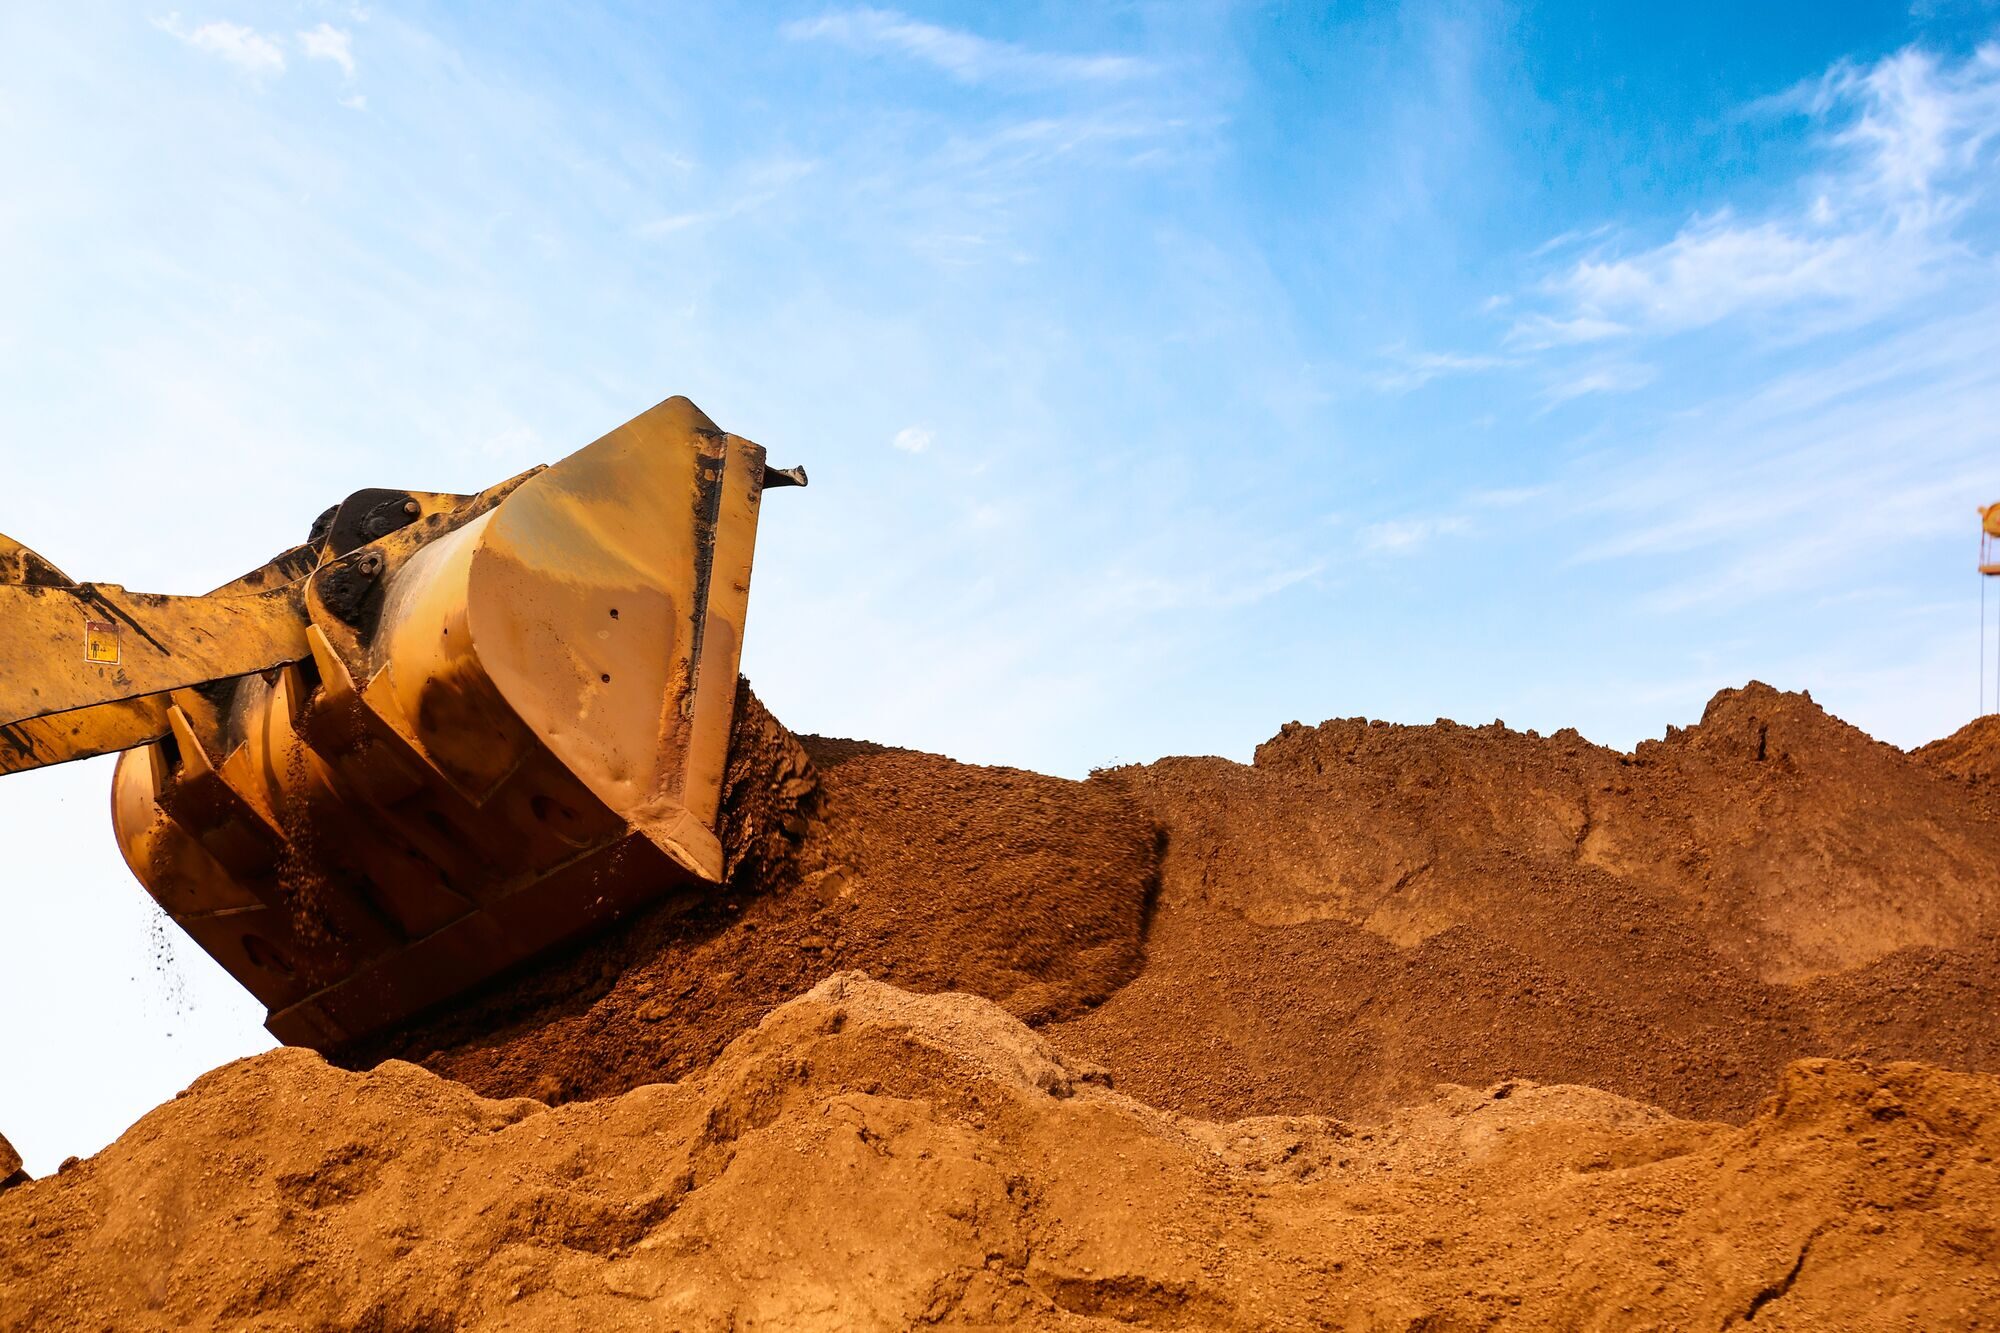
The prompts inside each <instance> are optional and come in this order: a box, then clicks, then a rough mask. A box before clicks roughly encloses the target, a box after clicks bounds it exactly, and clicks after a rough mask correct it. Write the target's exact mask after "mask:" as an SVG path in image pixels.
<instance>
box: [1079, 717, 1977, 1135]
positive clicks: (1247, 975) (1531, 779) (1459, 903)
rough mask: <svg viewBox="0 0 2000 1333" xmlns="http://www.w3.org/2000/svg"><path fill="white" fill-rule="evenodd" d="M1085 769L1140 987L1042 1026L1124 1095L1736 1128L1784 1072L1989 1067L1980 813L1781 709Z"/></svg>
mask: <svg viewBox="0 0 2000 1333" xmlns="http://www.w3.org/2000/svg"><path fill="white" fill-rule="evenodd" d="M1108 776H1109V777H1110V779H1111V780H1112V781H1114V782H1115V783H1117V784H1118V785H1121V786H1123V787H1124V788H1125V789H1126V790H1128V791H1130V792H1131V793H1132V795H1133V797H1134V799H1135V800H1136V801H1138V802H1139V803H1140V804H1141V805H1142V806H1144V807H1145V808H1146V809H1147V810H1149V811H1151V812H1152V813H1153V814H1154V816H1155V817H1156V818H1158V819H1159V820H1160V821H1161V823H1162V824H1163V826H1164V828H1165V830H1166V836H1167V852H1166V857H1165V861H1164V865H1163V873H1162V889H1161V893H1160V899H1159V903H1158V906H1157V909H1156V911H1155V914H1154V917H1153V924H1152V930H1151V932H1150V934H1149V936H1148V939H1147V946H1146V947H1147V962H1146V967H1145V969H1144V971H1143V972H1142V973H1141V975H1140V976H1139V977H1138V978H1137V979H1136V980H1135V981H1134V982H1132V983H1131V984H1130V985H1128V986H1126V987H1125V988H1123V989H1122V990H1121V991H1120V992H1119V993H1118V994H1117V995H1116V996H1114V997H1113V998H1112V999H1111V1000H1110V1001H1109V1002H1108V1003H1106V1004H1105V1005H1103V1006H1101V1007H1099V1008H1097V1009H1095V1010H1094V1011H1092V1012H1091V1013H1089V1014H1086V1015H1084V1016H1082V1017H1081V1018H1079V1019H1077V1020H1075V1021H1073V1022H1069V1023H1065V1024H1062V1025H1060V1026H1058V1027H1056V1028H1054V1029H1052V1030H1051V1036H1052V1037H1053V1038H1054V1039H1055V1040H1056V1041H1057V1042H1058V1043H1059V1044H1060V1045H1062V1046H1063V1047H1064V1048H1065V1049H1067V1050H1071V1051H1074V1052H1076V1053H1078V1054H1080V1055H1083V1056H1085V1057H1087V1058H1091V1059H1096V1060H1099V1061H1102V1062H1103V1063H1105V1064H1107V1065H1108V1066H1110V1067H1111V1068H1112V1069H1113V1070H1114V1071H1115V1072H1116V1073H1117V1075H1118V1077H1119V1087H1120V1088H1121V1089H1123V1090H1125V1091H1129V1092H1131V1093H1132V1094H1133V1095H1134V1096H1137V1097H1139V1098H1140V1099H1141V1100H1145V1101H1150V1102H1153V1103H1155V1104H1157V1105H1161V1106H1168V1107H1172V1108H1174V1109H1177V1110H1181V1111H1185V1112H1188V1113H1191V1114H1201V1115H1208V1116H1224V1117H1234V1116H1241V1115H1251V1114H1260V1113H1300V1112H1314V1111H1323V1112H1331V1113H1334V1114H1341V1115H1366V1114H1372V1113H1375V1112H1379V1111H1381V1110H1384V1109H1387V1108H1390V1107H1394V1106H1397V1105H1401V1104H1404V1103H1406V1102H1409V1101H1412V1100H1414V1099H1416V1098H1418V1097H1421V1096H1423V1095H1424V1093H1425V1092H1426V1090H1427V1089H1428V1088H1429V1087H1430V1085H1431V1084H1432V1083H1433V1082H1437V1081H1440V1080H1445V1081H1450V1082H1456V1083H1470V1084H1475V1085H1477V1084H1483V1083H1488V1082H1492V1081H1495V1080H1498V1079H1503V1078H1532V1079H1536V1080H1539V1081H1543V1082H1562V1083H1585V1084H1589V1085H1591V1086H1594V1087H1599V1088H1603V1089H1606V1090H1607V1091H1611V1092H1616V1093H1619V1094H1621V1095H1623V1096H1628V1097H1633V1098H1637V1099H1639V1100H1642V1101H1647V1102H1650V1103H1653V1104H1655V1105H1658V1106H1662V1107H1665V1108H1667V1109H1668V1110H1671V1111H1674V1112H1675V1113H1677V1114H1682V1115H1697V1116H1703V1117H1715V1118H1721V1119H1741V1118H1743V1117H1744V1116H1747V1115H1749V1114H1750V1113H1751V1111H1752V1110H1753V1109H1754V1108H1755V1107H1756V1105H1757V1103H1758V1100H1759V1099H1760V1098H1761V1097H1762V1096H1763V1095H1764V1092H1765V1090H1766V1089H1767V1088H1768V1087H1769V1086H1770V1084H1771V1082H1772V1081H1773V1080H1774V1079H1775V1078H1776V1076H1777V1074H1778V1071H1779V1070H1780V1069H1782V1068H1783V1067H1784V1065H1785V1064H1786V1063H1787V1062H1789V1061H1791V1060H1794V1059H1799V1058H1802V1057H1806V1056H1858V1057H1865V1058H1870V1059H1920V1060H1927V1061H1931V1062H1935V1063H1938V1064H1942V1065H1946V1066H1948V1067H1951V1068H1957V1069H1982V1070H2000V1023H1996V1022H1995V1021H1994V1014H1995V1012H1996V1005H2000V818H1996V817H1995V814H1996V812H1995V811H1994V810H1993V808H1992V807H1991V806H1989V805H1987V804H1985V803H1983V802H1981V801H1980V800H1977V799H1975V798H1974V796H1973V794H1972V793H1969V792H1968V790H1967V789H1966V787H1965V785H1964V784H1963V783H1961V782H1959V781H1955V780H1953V779H1952V778H1950V777H1948V776H1945V775H1943V774H1940V773H1939V772H1937V771H1936V770H1935V769H1934V768H1933V767H1931V766H1930V765H1928V764H1926V763H1923V762H1920V761H1919V760H1917V759H1915V758H1913V757H1911V756H1910V755H1907V754H1905V753H1903V752H1902V751H1900V750H1897V749H1896V748H1895V747H1893V746H1889V745H1884V744H1881V743H1880V742H1877V741H1874V740H1871V739H1870V738H1869V737H1867V736H1866V735H1864V734H1863V733H1861V732H1860V731H1857V730H1856V729H1854V728H1853V727H1850V726H1848V725H1847V724H1846V723H1843V722H1841V721H1839V720H1838V719H1836V718H1833V717H1831V716H1829V715H1828V714H1827V713H1825V712H1824V711H1823V710H1821V709H1820V708H1819V707H1818V706H1817V705H1815V704H1814V703H1813V702H1812V701H1811V699H1810V698H1809V697H1808V696H1806V695H1803V694H1787V693H1780V692H1778V691H1776V690H1773V689H1771V688H1769V687H1768V686H1764V685H1761V684H1756V683H1753V684H1751V685H1749V686H1747V687H1745V688H1744V689H1741V690H1725V691H1723V692H1722V693H1720V694H1718V695H1717V696H1716V697H1715V698H1714V700H1712V701H1711V702H1710V704H1709V705H1708V708H1707V710H1706V712H1705V713H1704V714H1703V717H1702V720H1701V722H1700V724H1699V725H1697V726H1694V727H1690V728H1687V729H1685V730H1679V729H1676V730H1673V731H1671V732H1670V733H1669V735H1668V737H1667V739H1665V740H1663V741H1651V742H1646V743H1643V744H1641V745H1640V746H1639V747H1638V749H1637V751H1636V752H1635V753H1633V754H1631V755H1624V754H1620V753H1618V752H1616V751H1613V750H1608V749H1604V748H1602V747H1599V746H1595V745H1592V744H1590V743H1589V742H1587V741H1585V740H1584V739H1583V738H1582V737H1580V736H1578V735H1577V734H1576V733H1574V732H1568V731H1565V732H1558V733H1556V734H1555V735H1553V736H1547V737H1542V736H1536V735H1534V734H1532V733H1525V734H1524V733H1521V732H1515V731H1510V730H1507V729H1506V728H1504V727H1501V726H1499V725H1498V724H1495V725H1493V726H1489V727H1462V726H1458V725H1455V724H1453V723H1449V722H1440V723H1438V724H1436V725H1435V726H1429V727H1399V726H1388V725H1385V724H1381V723H1368V722H1364V721H1361V720H1359V719H1356V720H1351V721H1338V722H1328V723H1325V724H1323V725H1321V726H1319V727H1316V728H1308V727H1300V726H1297V725H1294V726H1291V727H1287V728H1286V729H1285V730H1284V731H1283V732H1281V733H1280V734H1279V735H1278V736H1277V737H1275V738H1274V739H1272V740H1270V741H1268V742H1266V743H1265V744H1264V745H1263V746H1261V747H1259V749H1258V751H1257V755H1256V762H1255V763H1254V764H1252V765H1248V766H1245V765H1240V764H1233V763H1229V762H1227V761H1224V760H1219V759H1167V760H1162V761H1160V762H1159V763H1157V764H1152V765H1148V766H1146V767H1143V768H1133V769H1124V770H1119V771H1118V772H1116V773H1114V774H1111V775H1108Z"/></svg>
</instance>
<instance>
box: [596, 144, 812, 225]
mask: <svg viewBox="0 0 2000 1333" xmlns="http://www.w3.org/2000/svg"><path fill="white" fill-rule="evenodd" d="M817 165H818V164H817V163H815V162H812V161H810V160H806V159H802V158H790V157H785V158H774V159H772V160H770V161H765V162H751V163H748V164H746V165H744V166H741V167H738V168H735V169H733V170H732V171H730V172H729V173H728V176H729V179H728V180H727V181H725V182H723V183H721V184H720V185H716V184H714V183H708V182H702V181H699V180H690V181H689V182H688V187H689V189H690V191H691V192H693V191H694V190H696V189H697V188H699V189H700V190H701V192H702V198H703V199H704V200H705V201H706V203H705V206H704V207H701V208H690V209H684V210H682V211H680V212H673V213H663V214H660V215H659V216H657V217H654V218H651V219H649V220H648V221H645V222H642V223H640V224H639V225H638V226H637V228H635V231H636V234H638V235H639V236H642V237H647V238H650V239H658V238H660V237H664V236H671V235H673V234H674V233H676V232H683V231H688V230H690V229H693V228H699V227H707V226H711V225H713V224H715V223H718V222H728V221H730V220H731V219H733V218H739V217H744V216H747V215H750V214H754V213H756V212H758V211H759V210H761V209H763V208H765V207H766V206H767V205H769V204H771V203H773V202H775V201H776V200H777V199H779V198H780V197H781V196H782V195H784V194H785V192H786V191H787V190H789V189H790V188H791V187H792V186H793V185H794V184H795V183H796V182H798V181H799V180H800V179H801V178H803V177H805V176H808V175H810V174H812V172H813V171H814V169H815V168H816V167H817Z"/></svg>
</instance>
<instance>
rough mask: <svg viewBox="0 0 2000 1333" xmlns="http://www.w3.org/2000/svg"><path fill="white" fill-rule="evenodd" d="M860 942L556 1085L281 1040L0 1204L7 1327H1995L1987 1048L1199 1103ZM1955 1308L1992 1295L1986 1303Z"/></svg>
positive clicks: (1999, 1128)
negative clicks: (751, 1024)
mask: <svg viewBox="0 0 2000 1333" xmlns="http://www.w3.org/2000/svg"><path fill="white" fill-rule="evenodd" d="M1095 1077H1096V1076H1095V1075H1094V1074H1093V1072H1092V1071H1091V1070H1089V1069H1087V1068H1084V1067H1080V1066H1078V1065H1077V1064H1076V1063H1075V1062H1074V1061H1072V1060H1070V1059H1069V1058H1067V1057H1065V1056H1064V1055H1063V1054H1062V1053H1061V1052H1060V1051H1059V1050H1058V1049H1057V1048H1056V1047H1054V1046H1052V1045H1051V1044H1049V1043H1048V1042H1047V1041H1045V1040H1044V1039H1042V1038H1040V1037H1038V1036H1036V1035H1035V1034H1034V1033H1032V1032H1030V1031H1029V1030H1028V1029H1026V1028H1025V1027H1023V1026H1022V1025H1021V1024H1020V1023H1019V1022H1017V1021H1016V1020H1015V1019H1013V1018H1012V1017H1010V1016H1009V1015H1008V1014H1006V1013H1004V1012H1003V1011H1001V1010H999V1009H998V1008H996V1007H994V1006H992V1005H990V1004H987V1003H985V1002H983V1001H979V1000H976V999H972V998H970V997H967V996H931V997H919V996H913V995H910V994H907V993H904V992H901V991H897V990H894V989H891V988H889V987H886V986H883V985H880V984H877V983H873V982H870V981H867V980H866V979H864V978H860V977H858V976H853V975H845V976H839V977H836V978H833V979H830V980H829V981H827V982H825V983H823V984H822V985H820V986H819V987H818V988H816V989H815V990H814V991H813V992H812V993H810V994H808V995H806V996H804V997H802V998H800V999H798V1000H795V1001H793V1002H791V1003H788V1004H786V1005H784V1006H783V1007H781V1008H780V1009H778V1010H776V1011H775V1012H774V1013H772V1014H770V1015H769V1016H767V1017H766V1019H765V1020H764V1022H763V1023H762V1024H761V1025H760V1026H758V1027H757V1028H755V1029H754V1030H752V1031H750V1032H748V1033H746V1034H745V1035H743V1036H742V1037H741V1038H740V1039H739V1040H738V1041H736V1042H735V1043H734V1044H732V1045H731V1046H730V1047H729V1049H728V1050H727V1051H726V1052H725V1053H724V1054H723V1055H722V1056H721V1057H720V1058H719V1059H718V1060H717V1061H715V1062H714V1063H713V1064H712V1065H711V1066H710V1067H709V1068H708V1069H706V1070H705V1071H704V1072H702V1073H701V1074H700V1075H699V1076H697V1077H695V1078H692V1079H689V1080H687V1081H685V1082H683V1083H680V1084H676V1085H672V1086H655V1087H646V1088H641V1089H638V1090H635V1091H633V1092H630V1093H627V1094H625V1095H623V1096H621V1097H617V1098H613V1099H606V1100H602V1101H596V1102H588V1103H578V1104H573V1105H570V1106H565V1107H560V1108H556V1109H550V1108H547V1107H544V1106H542V1105H541V1104H539V1103H537V1102H533V1101H528V1100H524V1099H517V1100H511V1101H487V1100H483V1099H481V1098H479V1097H477V1096H475V1095H474V1094H472V1093H471V1092H470V1091H468V1090H467V1089H465V1088H463V1087H461V1086H458V1085H456V1084H453V1083H450V1082H447V1081H445V1080H442V1079H439V1078H437V1077H435V1076H433V1075H431V1074H429V1073H426V1072H425V1071H423V1070H421V1069H419V1068H416V1067H414V1066H411V1065H407V1064H401V1063H391V1064H386V1065H384V1066H382V1067H381V1068H379V1069H377V1070H375V1071H373V1072H371V1073H350V1072H346V1071H342V1070H340V1069H337V1068H334V1067H332V1066H329V1065H327V1064H325V1063H323V1062H322V1061H321V1060H320V1059H319V1058H318V1057H316V1056H314V1055H311V1054H309V1053H306V1052H303V1051H295V1050H285V1051H277V1052H273V1053H271V1054H268V1055H265V1056H260V1057H257V1058H255V1059H252V1060H247V1061H243V1062H240V1063H238V1064H235V1065H231V1066H228V1067H226V1068H224V1069H221V1070H218V1071H216V1072H215V1073H213V1074H210V1075H208V1076H206V1077H204V1078H203V1079H201V1080H200V1081H199V1082H197V1083H196V1084H195V1085H194V1087H193V1088H191V1089H190V1090H189V1091H188V1092H187V1093H186V1094H184V1095H183V1096H182V1097H181V1098H180V1099H179V1100H177V1101H174V1102H170V1103H168V1104H167V1105H166V1106H163V1107H161V1108H160V1109H159V1110H157V1111H155V1112H154V1113H152V1114H151V1115H150V1116H148V1117H147V1118H146V1119H145V1120H143V1121H141V1122H140V1124H139V1125H137V1126H136V1127H134V1128H133V1129H132V1130H131V1131H130V1132H128V1133H127V1134H126V1136H125V1137H124V1138H123V1139H121V1140H120V1141H119V1143H117V1144H116V1145H114V1146H113V1147H112V1148H110V1149H108V1150H106V1151H105V1152H104V1153H101V1154H99V1155H98V1156H97V1157H95V1158H93V1159H91V1160H90V1161H88V1162H85V1163H83V1164H81V1165H79V1166H77V1167H73V1168H71V1169H70V1170H69V1171H66V1172H64V1173H63V1174H62V1175H61V1176H59V1177H55V1178H52V1179H49V1180H44V1181H38V1182H35V1183H33V1184H31V1185H27V1186H24V1187H22V1188H19V1189H15V1190H11V1191H9V1192H7V1193H6V1194H5V1195H4V1196H0V1284H4V1286H5V1289H6V1291H7V1293H8V1299H7V1300H6V1301H5V1302H0V1328H5V1329H9V1330H13V1329H22V1330H26V1329H30V1328H33V1329H84V1328H88V1329H99V1328H109V1327H115V1328H119V1329H135V1330H137V1329H185V1328H223V1327H227V1328H231V1329H245V1328H249V1329H279V1328H283V1329H287V1330H292V1329H329V1330H330V1329H374V1330H383V1331H384V1333H387V1331H388V1330H420V1329H421V1330H429V1329H445V1328H481V1329H488V1328H490V1329H538V1330H540V1329H591V1330H602V1329H620V1328H633V1329H638V1328H647V1329H652V1328H661V1327H674V1328H684V1329H727V1328H746V1327H769V1328H788V1329H789V1328H800V1329H805V1328H852V1327H910V1326H914V1325H919V1324H927V1325H936V1326H941V1327H992V1326H995V1325H1002V1324H1007V1325H1023V1324H1026V1325H1030V1326H1034V1327H1041V1328H1056V1329H1079V1330H1081V1329H1092V1328H1116V1327H1129V1326H1133V1325H1141V1326H1145V1327H1155V1328H1175V1327H1180V1328H1213V1329H1236V1328H1242V1329H1250V1328H1256V1329H1273V1328H1308V1327H1344V1328H1357V1329H1362V1328H1379V1329H1397V1330H1404V1329H1417V1328H1423V1329H1456V1328H1483V1327H1490V1326H1495V1325H1500V1326H1514V1327H1551V1326H1577V1325H1582V1324H1585V1323H1588V1324H1591V1325H1592V1326H1608V1325H1617V1326H1626V1327H1658V1328H1687V1327H1708V1328H1718V1327H1733V1326H1736V1325H1737V1324H1745V1325H1747V1324H1749V1323H1750V1322H1752V1321H1753V1320H1754V1322H1755V1324H1756V1326H1757V1327H1759V1328H1766V1327H1769V1328H1780V1329H1782V1328H1818V1327H1848V1328H1852V1327H1862V1326H1867V1327H1877V1328H1887V1327H1904V1326H1908V1327H1921V1328H1961V1329H1970V1328H1978V1327H1982V1326H1984V1327H1991V1326H1992V1323H1993V1320H1994V1318H1995V1311H1996V1310H2000V1230H1996V1225H1995V1221H1994V1218H1993V1215H1992V1209H1991V1202H1992V1200H1993V1198H1994V1197H1996V1195H2000V1167H1996V1161H2000V1079H1995V1078H1993V1077H1991V1076H1965V1075H1954V1074H1946V1073H1941V1072H1938V1071H1935V1070H1930V1069H1925V1068H1921V1067H1917V1066H1912V1065H1889V1066H1883V1067H1876V1068H1871V1067H1867V1066H1863V1065H1858V1064H1852V1063H1844V1062H1835V1061H1817V1062H1806V1063H1801V1064H1797V1065H1794V1066H1792V1067H1791V1068H1789V1069H1787V1070H1786V1071H1785V1072H1784V1074H1783V1077H1782V1081H1781V1082H1780V1083H1779V1084H1778V1086H1777V1091H1776V1095H1775V1096H1773V1097H1771V1098H1770V1099H1769V1100H1768V1101H1766V1102H1765V1103H1764V1105H1763V1106H1762V1108H1761V1109H1760V1111H1759V1112H1758V1114H1757V1115H1756V1116H1755V1117H1754V1118H1753V1119H1752V1120H1751V1121H1750V1122H1749V1123H1748V1124H1747V1125H1744V1126H1742V1127H1729V1126H1725V1125H1719V1124H1710V1123H1695V1122H1689V1121H1684V1120H1677V1119H1674V1118H1672V1117H1670V1116H1667V1115H1665V1114H1664V1113H1662V1112H1659V1111H1657V1110H1653V1109H1651V1108H1647V1107H1643V1106H1639V1105H1636V1104H1634V1103H1631V1102H1628V1101H1625V1100H1622V1099H1620V1098H1617V1097H1614V1096H1611V1095H1609V1094H1606V1093H1602V1092H1597V1091H1592V1090H1589V1089H1583V1088H1569V1087H1536V1086H1532V1085H1528V1084H1502V1085H1499V1086H1495V1087H1491V1088H1486V1089H1483V1090H1472V1089H1465V1088H1457V1089H1441V1090H1437V1092H1436V1093H1434V1095H1433V1096H1431V1097H1430V1098H1428V1099H1427V1100H1426V1101H1424V1102H1423V1103H1422V1104H1421V1105H1419V1106H1417V1107H1415V1108H1413V1109H1411V1110H1409V1111H1407V1112H1405V1113H1403V1114H1401V1115H1399V1116H1398V1117H1396V1118H1395V1119H1394V1120H1393V1122H1391V1123H1389V1124H1386V1125H1383V1126H1379V1127H1375V1128H1365V1127H1360V1126H1355V1125H1351V1124H1347V1123H1343V1122H1341V1121H1338V1120H1332V1119H1325V1118H1289V1119H1261V1120H1246V1121H1241V1122H1238V1123H1235V1124H1224V1125H1216V1124H1205V1123H1200V1122H1195V1121H1189V1120H1185V1119H1182V1118H1180V1117H1177V1116H1174V1115H1171V1114H1166V1113H1162V1112H1159V1111H1156V1110H1153V1109H1151V1108H1148V1107H1146V1106H1144V1105H1141V1104H1140V1103H1138V1102H1135V1101H1133V1100H1131V1099H1129V1098H1127V1097H1125V1096H1123V1095H1121V1094H1119V1093H1117V1092H1115V1091H1112V1090H1109V1089H1106V1088H1104V1087H1102V1086H1101V1085H1100V1084H1099V1083H1097V1082H1096V1081H1095ZM1982 1321H1985V1322H1984V1323H1982Z"/></svg>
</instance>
